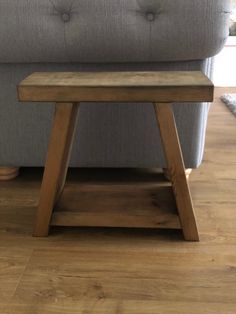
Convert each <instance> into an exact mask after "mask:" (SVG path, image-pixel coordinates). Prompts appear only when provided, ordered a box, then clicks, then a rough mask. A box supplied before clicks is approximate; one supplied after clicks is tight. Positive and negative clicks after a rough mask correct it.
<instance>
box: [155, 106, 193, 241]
mask: <svg viewBox="0 0 236 314" xmlns="http://www.w3.org/2000/svg"><path fill="white" fill-rule="evenodd" d="M154 108H155V112H156V118H157V122H158V125H159V129H160V134H161V139H162V144H163V148H164V152H165V157H166V162H167V165H168V172H169V174H170V179H171V182H172V186H173V191H174V194H175V199H176V203H177V207H178V212H179V217H180V221H181V225H182V229H183V233H184V238H185V240H190V241H199V236H198V231H197V225H196V219H195V215H194V209H193V204H192V199H191V195H190V191H189V186H188V182H187V179H186V175H185V166H184V161H183V156H182V151H181V147H180V143H179V138H178V133H177V129H176V126H175V119H174V115H173V112H172V106H171V104H166V103H156V104H154Z"/></svg>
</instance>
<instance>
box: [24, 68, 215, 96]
mask: <svg viewBox="0 0 236 314" xmlns="http://www.w3.org/2000/svg"><path fill="white" fill-rule="evenodd" d="M213 89H214V87H213V84H212V82H211V81H210V80H209V79H208V78H207V77H206V76H205V75H204V74H203V73H201V72H199V71H186V72H184V71H166V72H164V71H163V72H36V73H33V74H32V75H30V76H28V77H27V78H26V79H25V80H23V81H22V82H21V83H20V85H19V86H18V98H19V100H21V101H42V102H48V101H54V102H77V101H95V100H96V101H108V102H109V101H119V102H122V101H123V102H127V101H130V102H133V101H135V102H190V101H196V102H199V101H212V100H213Z"/></svg>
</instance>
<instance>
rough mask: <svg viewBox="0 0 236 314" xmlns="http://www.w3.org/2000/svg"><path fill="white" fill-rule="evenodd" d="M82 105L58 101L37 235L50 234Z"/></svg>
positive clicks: (42, 189)
mask: <svg viewBox="0 0 236 314" xmlns="http://www.w3.org/2000/svg"><path fill="white" fill-rule="evenodd" d="M78 108H79V104H73V103H57V104H56V111H55V117H54V122H53V127H52V132H51V138H50V142H49V148H48V153H47V159H46V165H45V170H44V175H43V182H42V186H41V192H40V198H39V206H38V212H37V217H36V225H35V229H34V236H39V237H40V236H41V237H42V236H47V235H48V230H49V225H50V220H51V215H52V211H53V207H54V205H55V202H56V201H57V199H58V197H59V196H60V193H61V192H62V190H63V187H64V183H65V178H66V174H67V169H68V163H69V158H70V153H71V147H72V142H73V137H74V133H75V128H76V122H77V116H78Z"/></svg>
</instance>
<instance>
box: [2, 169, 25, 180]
mask: <svg viewBox="0 0 236 314" xmlns="http://www.w3.org/2000/svg"><path fill="white" fill-rule="evenodd" d="M19 169H20V168H19V167H0V181H9V180H13V179H15V178H16V177H17V176H18V175H19Z"/></svg>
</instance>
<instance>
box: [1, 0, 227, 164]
mask: <svg viewBox="0 0 236 314" xmlns="http://www.w3.org/2000/svg"><path fill="white" fill-rule="evenodd" d="M229 2H230V1H229V0H188V1H187V0H175V1H174V0H129V1H128V0H10V1H9V0H0V82H1V84H0V166H9V165H12V166H43V165H44V161H45V156H46V150H47V143H48V138H49V131H50V127H51V121H52V116H53V105H52V104H37V103H34V104H29V103H27V104H20V103H18V102H17V95H16V85H17V84H18V83H19V82H20V81H21V80H22V79H23V78H25V77H26V76H27V75H29V74H30V73H32V72H34V71H89V70H90V71H91V70H97V71H104V70H114V71H121V70H150V71H153V70H190V71H191V70H202V71H203V72H205V73H207V74H208V75H210V71H211V69H212V67H211V60H212V59H211V58H210V57H211V56H212V55H214V54H215V53H217V52H218V51H219V49H221V47H222V45H223V43H224V40H225V38H226V37H227V34H228V27H227V19H228V18H229V10H230V9H229ZM208 108H209V105H208V104H194V105H191V106H189V105H188V104H177V105H174V112H175V116H176V121H177V127H178V130H179V134H180V141H181V145H182V149H183V153H184V160H185V165H186V167H187V168H195V167H197V166H198V165H199V164H200V163H201V160H202V155H203V150H204V140H205V128H206V121H207V114H208ZM71 165H72V166H85V167H86V166H87V167H88V166H90V167H91V166H96V167H100V166H104V167H163V166H165V160H164V158H163V152H162V146H161V143H160V136H159V131H158V128H157V125H156V121H155V117H154V110H153V107H152V105H151V104H114V105H113V106H107V105H106V104H100V105H94V104H93V103H90V104H82V106H81V113H80V118H79V128H78V132H77V137H76V143H75V146H74V150H73V156H72V161H71Z"/></svg>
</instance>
